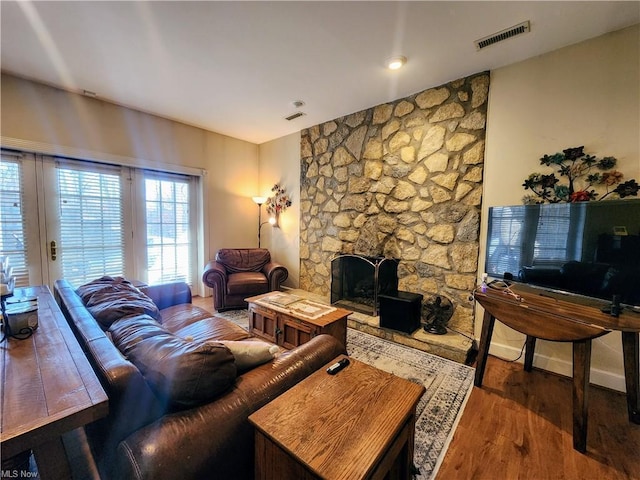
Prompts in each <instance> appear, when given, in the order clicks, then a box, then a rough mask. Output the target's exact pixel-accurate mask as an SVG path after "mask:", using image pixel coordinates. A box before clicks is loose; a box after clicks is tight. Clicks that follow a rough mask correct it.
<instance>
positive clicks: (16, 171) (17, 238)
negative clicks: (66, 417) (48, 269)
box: [0, 152, 29, 287]
mask: <svg viewBox="0 0 640 480" xmlns="http://www.w3.org/2000/svg"><path fill="white" fill-rule="evenodd" d="M23 194H24V181H23V166H22V161H21V157H20V155H16V154H13V153H9V152H2V157H1V159H0V255H2V256H4V255H7V256H8V257H9V266H10V267H11V268H12V274H13V276H15V277H16V286H18V287H23V286H27V285H29V272H28V270H27V263H28V262H27V239H26V235H25V230H26V226H25V208H24V205H25V204H24V200H23Z"/></svg>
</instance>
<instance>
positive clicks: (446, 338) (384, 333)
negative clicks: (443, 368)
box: [284, 287, 475, 364]
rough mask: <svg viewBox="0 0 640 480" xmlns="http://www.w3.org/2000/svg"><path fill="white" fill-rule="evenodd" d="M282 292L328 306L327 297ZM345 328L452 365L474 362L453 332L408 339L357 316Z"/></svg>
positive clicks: (419, 333)
mask: <svg viewBox="0 0 640 480" xmlns="http://www.w3.org/2000/svg"><path fill="white" fill-rule="evenodd" d="M284 289H285V290H287V291H288V292H289V293H291V294H293V295H298V296H300V297H303V298H308V299H309V300H313V301H315V302H318V303H322V304H325V305H330V304H331V302H330V301H329V297H328V296H323V295H318V294H315V293H311V292H308V291H306V290H300V289H287V288H286V287H285V288H284ZM347 326H349V327H350V328H354V329H356V330H360V331H362V332H365V333H368V334H370V335H375V336H376V337H380V338H384V339H386V340H390V341H392V342H396V343H399V344H402V345H406V346H408V347H412V348H416V349H418V350H422V351H423V352H427V353H431V354H433V355H438V356H439V357H443V358H447V359H449V360H453V361H454V362H458V363H467V364H468V363H469V359H470V358H473V353H474V348H475V346H474V342H472V341H471V340H470V339H469V338H467V337H465V336H463V335H460V334H458V333H455V332H451V331H449V333H447V334H446V335H432V334H429V333H427V332H425V331H424V330H423V329H422V328H420V329H419V330H416V331H415V332H414V333H413V334H412V335H408V334H406V333H403V332H399V331H396V330H391V329H388V328H380V317H379V316H376V317H374V316H370V315H366V314H364V313H359V312H354V313H352V314H351V315H349V317H347Z"/></svg>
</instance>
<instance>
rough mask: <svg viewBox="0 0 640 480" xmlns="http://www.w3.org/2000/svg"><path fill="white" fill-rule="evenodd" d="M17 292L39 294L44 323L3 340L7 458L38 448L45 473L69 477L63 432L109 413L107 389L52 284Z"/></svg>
mask: <svg viewBox="0 0 640 480" xmlns="http://www.w3.org/2000/svg"><path fill="white" fill-rule="evenodd" d="M14 295H15V296H37V298H38V328H37V329H36V330H35V332H34V333H33V335H31V336H30V337H28V338H26V339H24V340H19V339H17V338H8V339H6V340H5V341H4V342H2V344H0V372H1V375H2V386H3V388H2V394H1V402H2V404H1V406H2V420H1V428H0V449H1V450H2V461H3V462H4V461H5V460H7V459H10V458H12V457H15V456H16V455H19V454H21V453H23V452H25V451H29V450H32V451H33V453H34V456H35V459H36V464H37V466H38V472H39V474H40V478H43V479H58V478H59V479H68V478H71V476H70V469H69V465H68V463H67V460H66V455H65V452H64V446H63V445H62V440H61V435H62V434H63V433H65V432H68V431H71V430H74V429H76V428H78V427H82V426H84V425H86V424H88V423H91V422H93V421H94V420H97V419H98V418H101V417H103V416H105V415H107V413H108V399H107V395H106V393H105V392H104V390H103V389H102V386H101V385H100V382H99V380H98V378H97V377H96V375H95V373H94V372H93V370H92V368H91V365H90V364H89V361H88V360H87V358H86V357H85V355H84V353H83V352H82V349H81V348H80V345H79V344H78V342H77V341H76V338H75V336H74V335H73V333H72V331H71V328H70V327H69V325H68V323H67V321H66V319H65V318H64V316H63V315H62V312H61V311H60V308H59V307H58V305H57V303H56V302H55V299H54V297H53V295H52V294H51V291H50V290H49V288H48V287H46V286H39V287H30V288H23V289H16V291H15V293H14Z"/></svg>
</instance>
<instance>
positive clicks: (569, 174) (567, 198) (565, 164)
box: [522, 146, 640, 204]
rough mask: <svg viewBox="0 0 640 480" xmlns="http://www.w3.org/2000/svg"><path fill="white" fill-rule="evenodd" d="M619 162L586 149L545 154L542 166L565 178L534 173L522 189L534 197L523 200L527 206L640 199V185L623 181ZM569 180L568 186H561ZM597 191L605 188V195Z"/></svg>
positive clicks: (575, 148) (568, 149)
mask: <svg viewBox="0 0 640 480" xmlns="http://www.w3.org/2000/svg"><path fill="white" fill-rule="evenodd" d="M616 163H617V160H616V159H615V158H614V157H603V158H596V157H595V156H594V155H588V154H586V153H584V146H581V147H572V148H567V149H566V150H563V151H562V153H554V154H553V155H544V156H543V157H542V158H541V159H540V165H546V166H547V167H553V168H557V173H559V174H560V177H561V178H560V179H559V178H558V177H556V174H555V173H550V174H548V175H544V174H542V173H532V174H531V175H529V177H528V178H527V179H526V180H525V181H524V183H523V184H522V186H523V187H524V189H525V190H531V191H532V192H533V195H525V196H524V197H523V199H522V200H523V202H524V203H525V204H535V203H560V202H585V201H590V200H604V199H605V198H606V197H608V196H609V195H614V196H615V197H618V198H625V197H629V196H637V195H638V190H639V189H640V186H639V185H638V183H637V182H636V181H635V180H634V179H631V180H628V181H626V182H623V181H622V179H623V177H624V175H623V174H622V173H621V172H619V171H618V170H615V166H616ZM562 177H564V178H562ZM565 179H566V184H565V183H561V180H565ZM595 188H599V189H600V190H602V189H604V195H600V193H598V192H596V190H595ZM597 197H599V198H597Z"/></svg>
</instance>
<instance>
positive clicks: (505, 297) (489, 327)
mask: <svg viewBox="0 0 640 480" xmlns="http://www.w3.org/2000/svg"><path fill="white" fill-rule="evenodd" d="M511 293H512V294H511V295H509V294H505V293H504V292H502V291H500V290H495V289H492V288H486V289H485V291H484V292H483V291H482V290H481V289H480V288H479V289H477V290H476V291H475V292H474V298H475V299H476V301H477V302H478V303H479V304H480V305H482V307H483V308H484V310H485V312H484V318H483V322H482V333H481V336H480V346H479V350H478V365H477V367H476V376H475V382H474V383H475V385H476V386H477V387H481V386H482V379H483V376H484V370H485V367H486V364H487V355H488V354H489V347H490V345H491V336H492V334H493V327H494V324H495V321H496V319H498V320H500V321H501V322H502V323H504V324H505V325H507V326H508V327H511V328H513V329H514V330H516V331H518V332H521V333H524V334H525V335H526V343H525V346H526V352H525V361H524V369H525V370H526V371H531V368H532V366H533V353H534V349H535V345H536V339H538V338H541V339H544V340H550V341H554V342H571V343H572V344H573V389H572V401H573V448H574V449H576V450H578V451H579V452H582V453H584V452H585V451H586V449H587V419H588V418H587V411H588V405H589V401H588V391H589V372H590V366H591V341H592V340H593V339H594V338H598V337H600V336H602V335H605V334H607V333H609V332H612V331H619V332H621V333H622V351H623V357H624V358H623V360H624V370H625V383H626V387H627V410H628V415H629V421H631V422H633V423H637V424H640V367H639V365H638V362H639V358H640V341H639V338H640V335H639V332H640V314H638V313H635V312H631V311H629V310H624V311H623V312H622V313H621V314H620V315H619V316H617V317H613V316H611V315H609V314H607V313H603V312H602V310H601V307H603V306H605V305H606V302H603V301H600V300H595V299H594V300H588V301H587V300H583V301H582V302H581V303H579V302H578V300H577V299H576V300H573V299H571V298H567V297H562V296H554V295H553V294H551V293H545V292H542V291H540V290H536V289H533V288H531V287H527V286H525V285H520V284H514V285H512V286H511Z"/></svg>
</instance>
